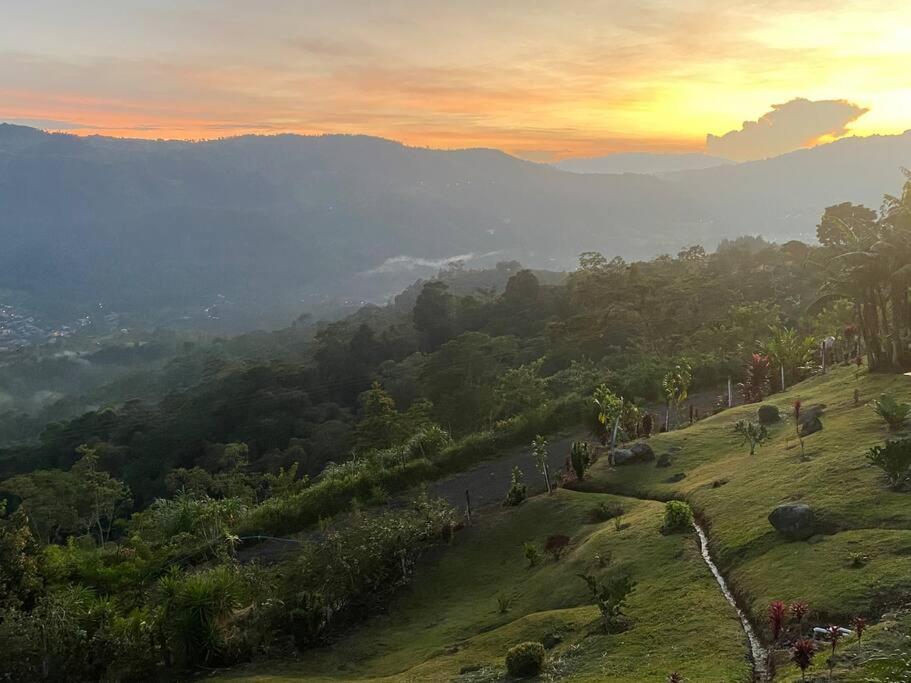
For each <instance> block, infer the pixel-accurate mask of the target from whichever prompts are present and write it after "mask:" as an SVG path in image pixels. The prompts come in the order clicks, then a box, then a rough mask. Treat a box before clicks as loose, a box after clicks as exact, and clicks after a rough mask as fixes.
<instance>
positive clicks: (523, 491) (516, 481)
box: [503, 466, 528, 506]
mask: <svg viewBox="0 0 911 683" xmlns="http://www.w3.org/2000/svg"><path fill="white" fill-rule="evenodd" d="M523 478H524V475H523V474H522V470H520V469H519V468H518V466H516V467H513V468H512V480H511V482H510V485H509V491H507V492H506V500H505V501H503V504H504V505H510V506H514V505H519V504H520V503H522V502H524V501H525V499H526V498H527V497H528V488H527V487H526V486H525V482H523V481H522V479H523Z"/></svg>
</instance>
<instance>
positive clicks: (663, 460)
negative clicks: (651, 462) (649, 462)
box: [655, 453, 671, 467]
mask: <svg viewBox="0 0 911 683" xmlns="http://www.w3.org/2000/svg"><path fill="white" fill-rule="evenodd" d="M670 466H671V455H670V453H664V454H663V455H662V456H661V457H660V458H658V462H656V463H655V467H670Z"/></svg>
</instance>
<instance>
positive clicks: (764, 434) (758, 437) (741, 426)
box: [734, 420, 769, 455]
mask: <svg viewBox="0 0 911 683" xmlns="http://www.w3.org/2000/svg"><path fill="white" fill-rule="evenodd" d="M734 433H735V434H739V435H740V438H741V442H740V444H741V445H744V444H747V443H748V444H750V455H755V454H756V447H757V446H761V445H762V444H763V443H765V442H766V441H768V439H769V430H768V429H767V428H766V426H765V425H764V424H762V423H760V422H753V421H752V420H738V421H737V423H736V424H735V425H734Z"/></svg>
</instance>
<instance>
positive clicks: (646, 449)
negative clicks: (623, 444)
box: [629, 441, 655, 462]
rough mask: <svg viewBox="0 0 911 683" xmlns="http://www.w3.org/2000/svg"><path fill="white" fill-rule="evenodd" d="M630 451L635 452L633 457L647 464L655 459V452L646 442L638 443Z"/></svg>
mask: <svg viewBox="0 0 911 683" xmlns="http://www.w3.org/2000/svg"><path fill="white" fill-rule="evenodd" d="M629 449H630V450H631V451H632V452H633V455H635V456H636V457H637V458H641V459H642V460H643V461H645V462H651V461H652V460H654V459H655V451H653V450H652V447H651V446H649V445H648V444H647V443H645V442H644V441H637V442H636V443H634V444H633V445H632V446H630V447H629Z"/></svg>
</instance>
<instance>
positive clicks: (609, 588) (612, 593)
mask: <svg viewBox="0 0 911 683" xmlns="http://www.w3.org/2000/svg"><path fill="white" fill-rule="evenodd" d="M578 576H579V578H580V579H582V580H583V581H585V583H586V585H587V586H588V590H589V591H591V594H592V598H594V600H595V604H597V605H598V610H599V611H600V612H601V620H602V623H603V625H604V629H605V630H606V631H610V630H611V629H613V628H614V627H616V626H617V625H618V624H619V622H620V618H621V617H622V616H623V608H624V607H626V599H627V598H628V597H629V594H630V593H632V592H633V589H634V588H635V587H636V583H635V582H634V581H633V580H632V579H631V578H630V577H629V576H626V575H622V576H615V577H613V578H611V579H608V580H607V581H601V580H599V579H597V578H595V577H594V576H592V575H591V574H579V575H578Z"/></svg>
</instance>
